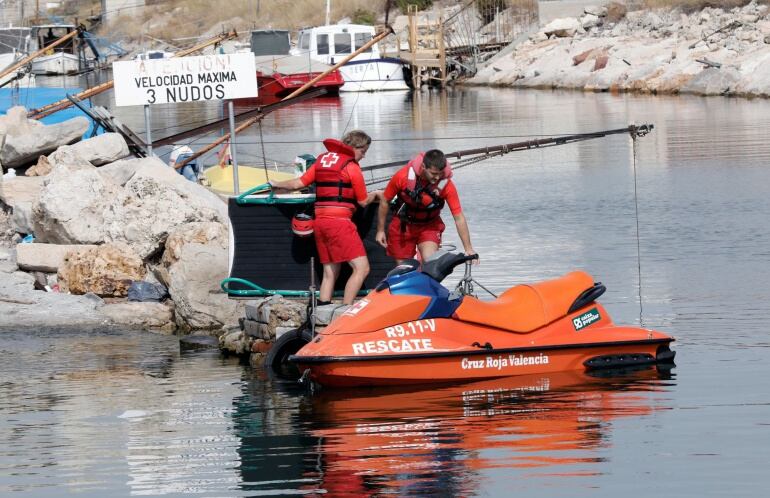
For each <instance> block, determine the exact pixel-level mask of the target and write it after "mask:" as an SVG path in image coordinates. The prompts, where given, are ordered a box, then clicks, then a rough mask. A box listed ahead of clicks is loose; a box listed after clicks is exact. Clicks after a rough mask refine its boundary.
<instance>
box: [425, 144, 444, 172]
mask: <svg viewBox="0 0 770 498" xmlns="http://www.w3.org/2000/svg"><path fill="white" fill-rule="evenodd" d="M422 165H423V166H424V167H426V168H436V169H439V170H442V171H443V169H444V168H446V157H444V153H443V152H441V151H440V150H438V149H431V150H429V151H428V152H426V153H425V155H424V156H422Z"/></svg>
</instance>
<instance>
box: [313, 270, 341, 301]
mask: <svg viewBox="0 0 770 498" xmlns="http://www.w3.org/2000/svg"><path fill="white" fill-rule="evenodd" d="M340 268H341V266H340V264H339V263H324V275H323V278H322V279H321V292H320V295H319V296H318V299H319V300H321V301H331V300H332V295H333V294H334V283H335V282H336V281H337V277H339V276H340Z"/></svg>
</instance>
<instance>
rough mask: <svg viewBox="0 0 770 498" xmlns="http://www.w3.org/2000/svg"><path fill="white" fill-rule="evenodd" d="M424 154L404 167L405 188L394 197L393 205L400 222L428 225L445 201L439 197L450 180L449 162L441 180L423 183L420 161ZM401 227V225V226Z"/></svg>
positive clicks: (450, 169) (439, 212) (438, 213)
mask: <svg viewBox="0 0 770 498" xmlns="http://www.w3.org/2000/svg"><path fill="white" fill-rule="evenodd" d="M424 155H425V153H420V154H418V155H417V156H416V157H415V158H413V159H412V160H411V161H409V164H407V165H406V167H407V168H409V169H408V170H407V174H406V187H405V188H404V189H403V190H401V191H400V192H399V193H398V195H397V196H396V202H395V205H394V208H395V212H396V214H397V215H398V216H399V217H400V218H401V221H402V222H407V223H429V222H431V221H433V220H435V219H436V218H438V217H439V215H440V214H441V210H442V209H443V208H444V204H445V200H444V198H443V197H442V196H441V194H442V193H443V192H444V189H445V188H446V186H447V184H448V183H449V179H450V178H452V167H451V166H450V165H449V161H446V166H445V167H444V169H443V171H442V175H441V178H440V179H439V180H438V181H437V182H435V183H425V180H423V179H422V177H421V175H422V170H423V165H422V160H423V156H424ZM402 226H403V225H402Z"/></svg>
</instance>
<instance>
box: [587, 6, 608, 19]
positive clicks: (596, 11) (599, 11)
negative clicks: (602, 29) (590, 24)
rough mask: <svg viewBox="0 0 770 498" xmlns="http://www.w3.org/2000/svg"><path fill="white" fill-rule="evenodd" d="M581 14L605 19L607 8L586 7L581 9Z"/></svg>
mask: <svg viewBox="0 0 770 498" xmlns="http://www.w3.org/2000/svg"><path fill="white" fill-rule="evenodd" d="M583 12H585V13H586V14H590V15H593V16H596V17H607V7H605V6H604V5H587V6H585V7H584V8H583Z"/></svg>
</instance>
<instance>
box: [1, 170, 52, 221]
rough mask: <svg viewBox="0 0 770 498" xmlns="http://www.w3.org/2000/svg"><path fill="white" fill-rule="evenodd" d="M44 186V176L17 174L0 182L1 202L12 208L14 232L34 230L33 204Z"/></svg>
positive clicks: (11, 219) (11, 216) (11, 217)
mask: <svg viewBox="0 0 770 498" xmlns="http://www.w3.org/2000/svg"><path fill="white" fill-rule="evenodd" d="M42 188H43V179H42V178H28V177H25V176H17V177H14V178H10V179H8V180H5V181H4V182H0V204H5V205H6V206H7V207H8V208H10V210H11V212H10V216H9V221H10V228H11V229H12V230H13V232H18V233H32V232H33V224H32V205H33V204H34V202H35V201H36V200H37V198H38V196H39V195H40V190H41V189H42Z"/></svg>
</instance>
